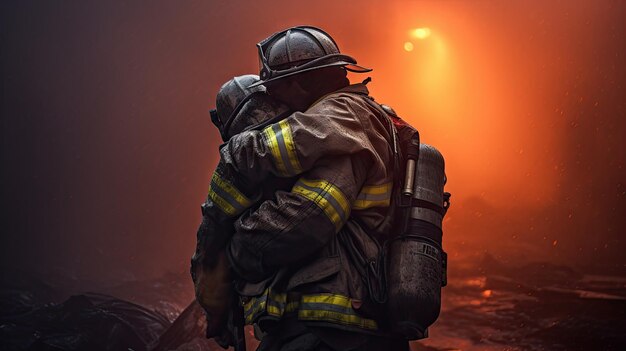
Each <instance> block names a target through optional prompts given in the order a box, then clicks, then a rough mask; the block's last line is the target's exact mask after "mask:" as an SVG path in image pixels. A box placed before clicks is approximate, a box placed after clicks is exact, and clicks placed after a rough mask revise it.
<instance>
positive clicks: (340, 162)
mask: <svg viewBox="0 0 626 351" xmlns="http://www.w3.org/2000/svg"><path fill="white" fill-rule="evenodd" d="M257 46H258V50H259V58H260V61H261V72H260V75H259V76H256V75H245V76H240V77H236V78H234V79H232V80H230V81H229V82H227V83H226V84H224V85H223V86H222V88H221V90H220V91H219V93H218V96H217V103H216V109H215V110H212V111H211V119H212V121H213V123H214V124H215V125H216V126H217V127H218V128H219V130H220V134H221V136H222V139H223V140H224V144H223V145H221V147H220V157H221V158H220V161H219V164H218V166H217V168H216V170H215V172H214V174H213V177H212V179H211V185H210V190H209V194H208V197H207V200H206V202H205V203H204V204H203V205H202V215H203V217H202V224H201V225H200V228H199V230H198V243H197V248H196V252H195V254H194V256H193V258H192V266H191V273H192V277H193V280H194V285H195V289H196V291H195V292H196V297H197V301H198V303H199V304H200V305H201V306H202V307H203V308H204V310H205V312H206V316H207V324H208V327H207V337H209V338H211V337H213V338H215V339H216V341H217V342H218V343H219V344H220V345H222V346H224V347H227V346H230V345H232V346H235V349H244V348H245V338H244V336H243V329H242V328H243V326H244V325H245V324H248V325H253V326H254V332H255V336H256V337H257V338H258V339H260V340H261V343H260V346H259V350H272V351H274V350H281V351H287V350H408V349H409V344H408V340H416V339H420V338H424V337H426V336H427V328H428V326H430V325H431V324H432V323H433V322H434V321H435V320H436V319H437V317H438V315H439V310H440V305H441V298H440V296H441V287H442V286H445V284H446V254H445V252H444V251H443V250H442V246H441V242H442V231H441V223H442V218H443V216H444V215H445V213H446V210H447V208H448V205H449V201H448V200H449V196H450V195H449V194H448V193H444V190H443V187H444V184H445V182H446V177H445V174H444V160H443V157H442V156H441V154H440V153H439V152H438V151H437V150H436V149H434V148H433V147H431V146H428V145H425V144H421V143H420V141H419V134H418V132H417V130H415V129H414V128H413V127H411V126H410V125H408V124H407V123H406V122H404V121H403V120H402V119H400V118H399V117H398V116H397V115H396V113H395V112H394V111H393V109H391V108H390V107H388V106H386V105H381V104H379V103H377V102H376V101H374V99H373V98H372V97H370V96H369V94H368V89H367V87H366V84H367V83H368V82H369V78H368V79H366V80H364V81H363V83H359V84H352V85H350V82H349V81H348V79H347V71H351V72H358V73H363V72H369V71H371V70H370V69H367V68H364V67H362V66H359V65H357V62H356V60H355V59H354V58H352V57H350V56H347V55H344V54H341V53H340V52H339V49H338V47H337V44H336V43H335V41H334V40H333V39H332V38H331V37H330V36H329V35H328V34H327V33H325V32H324V31H322V30H321V29H319V28H315V27H310V26H299V27H293V28H290V29H287V30H285V31H282V32H279V33H276V34H274V35H272V36H270V37H269V38H267V39H265V40H263V41H262V42H260V43H259V44H258V45H257Z"/></svg>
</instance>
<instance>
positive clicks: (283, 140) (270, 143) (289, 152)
mask: <svg viewBox="0 0 626 351" xmlns="http://www.w3.org/2000/svg"><path fill="white" fill-rule="evenodd" d="M263 135H264V136H265V141H266V143H267V147H268V149H269V150H270V153H271V154H272V156H273V159H274V163H275V165H276V170H277V171H278V173H280V174H281V175H284V176H293V175H296V174H300V173H302V166H301V165H300V161H299V160H298V155H297V154H296V148H295V143H294V141H293V135H292V133H291V127H290V126H289V123H287V121H285V120H282V121H280V122H278V123H275V124H272V125H270V126H267V127H266V128H265V129H263Z"/></svg>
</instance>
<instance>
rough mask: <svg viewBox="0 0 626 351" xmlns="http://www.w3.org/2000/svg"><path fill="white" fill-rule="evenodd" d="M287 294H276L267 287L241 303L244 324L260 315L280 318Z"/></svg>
mask: <svg viewBox="0 0 626 351" xmlns="http://www.w3.org/2000/svg"><path fill="white" fill-rule="evenodd" d="M286 304H287V294H284V293H282V294H277V293H274V292H272V291H271V290H270V289H269V288H267V289H265V291H264V292H263V294H262V295H260V296H257V297H253V298H251V299H250V301H248V302H246V303H245V304H244V305H243V310H244V318H245V322H246V324H252V323H254V321H255V320H256V319H257V318H259V317H260V316H262V315H270V316H274V317H278V318H280V317H281V316H282V315H283V313H285V305H286Z"/></svg>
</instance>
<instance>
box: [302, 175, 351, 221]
mask: <svg viewBox="0 0 626 351" xmlns="http://www.w3.org/2000/svg"><path fill="white" fill-rule="evenodd" d="M299 181H300V182H302V183H303V184H305V185H308V186H310V187H316V188H320V189H323V190H325V191H326V192H327V193H329V194H330V196H332V197H333V198H334V199H335V201H337V203H338V204H339V206H341V209H342V210H343V211H344V212H345V213H346V215H347V214H348V213H349V212H350V205H349V203H348V199H347V198H346V196H345V195H344V194H343V192H342V191H341V189H339V188H338V187H336V186H334V185H333V184H331V183H329V182H327V181H325V180H309V179H306V178H300V180H299Z"/></svg>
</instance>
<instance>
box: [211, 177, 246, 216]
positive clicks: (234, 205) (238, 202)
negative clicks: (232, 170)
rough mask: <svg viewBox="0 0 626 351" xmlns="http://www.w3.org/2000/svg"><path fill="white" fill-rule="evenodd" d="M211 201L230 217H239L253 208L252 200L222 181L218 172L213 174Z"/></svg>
mask: <svg viewBox="0 0 626 351" xmlns="http://www.w3.org/2000/svg"><path fill="white" fill-rule="evenodd" d="M209 199H211V201H213V202H214V203H215V204H216V205H217V207H219V208H220V210H222V211H223V212H224V213H226V214H227V215H229V216H236V215H239V214H241V213H242V212H243V211H245V210H246V209H247V208H248V207H250V206H252V201H251V200H250V199H248V198H247V197H246V196H245V195H244V194H243V193H241V191H239V190H238V189H237V188H236V187H235V186H234V185H232V184H230V183H229V182H227V181H226V180H224V179H222V178H221V177H220V176H219V174H217V172H216V173H213V178H211V186H210V188H209Z"/></svg>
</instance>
